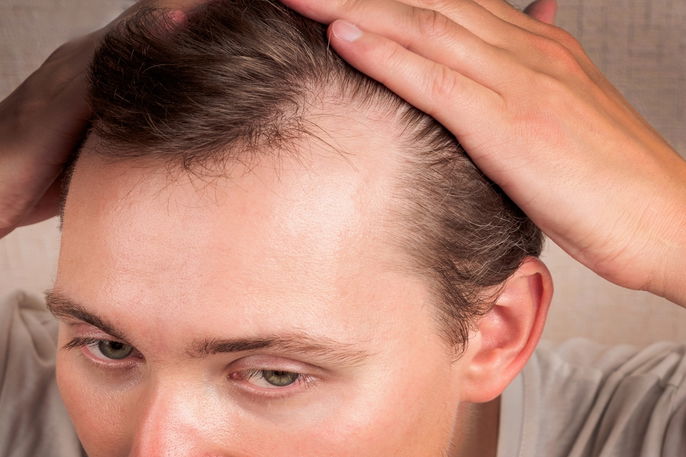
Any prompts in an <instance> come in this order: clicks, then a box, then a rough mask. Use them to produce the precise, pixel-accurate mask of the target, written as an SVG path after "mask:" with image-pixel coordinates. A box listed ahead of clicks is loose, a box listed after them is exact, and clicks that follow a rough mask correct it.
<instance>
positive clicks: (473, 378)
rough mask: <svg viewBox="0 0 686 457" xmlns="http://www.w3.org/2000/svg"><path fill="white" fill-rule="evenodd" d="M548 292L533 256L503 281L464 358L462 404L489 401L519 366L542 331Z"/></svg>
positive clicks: (542, 270) (547, 279)
mask: <svg viewBox="0 0 686 457" xmlns="http://www.w3.org/2000/svg"><path fill="white" fill-rule="evenodd" d="M552 292H553V286H552V279H551V277H550V272H549V271H548V268H547V267H546V266H545V264H543V262H541V261H540V260H539V259H537V258H535V257H528V258H527V259H526V260H525V261H524V262H523V263H522V265H521V266H520V267H519V268H518V269H517V271H516V272H515V273H514V274H513V275H512V276H511V277H510V278H509V279H508V280H507V281H506V282H505V284H504V286H503V287H502V292H501V293H500V295H499V296H498V298H497V299H496V302H495V305H494V306H493V308H492V309H491V310H490V311H489V312H488V313H487V314H486V315H484V316H483V317H482V318H481V319H480V320H479V321H478V322H477V323H476V324H475V332H473V334H472V336H473V338H470V341H469V343H468V346H467V350H466V352H465V354H464V358H463V363H464V364H465V365H464V371H463V379H464V383H463V397H464V398H463V401H468V402H474V403H482V402H487V401H490V400H493V399H494V398H496V397H497V396H498V395H500V394H501V393H502V392H503V390H505V388H506V387H507V386H508V385H509V384H510V382H511V381H512V380H513V379H514V378H515V376H516V375H517V374H518V373H519V372H520V371H521V370H522V369H523V368H524V365H525V364H526V362H527V361H528V360H529V357H531V354H532V353H533V351H534V349H535V348H536V345H537V344H538V342H539V340H540V337H541V334H542V332H543V326H544V324H545V320H546V317H547V314H548V308H549V306H550V300H551V298H552Z"/></svg>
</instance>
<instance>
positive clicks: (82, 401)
mask: <svg viewBox="0 0 686 457" xmlns="http://www.w3.org/2000/svg"><path fill="white" fill-rule="evenodd" d="M57 385H58V387H59V390H60V394H61V395H62V398H63V400H64V403H65V405H66V407H67V411H68V412H69V415H70V417H71V420H72V423H73V424H74V427H75V429H76V433H77V435H78V436H79V439H80V440H81V443H82V444H83V446H84V448H85V450H86V452H87V454H88V455H89V456H90V457H98V456H107V457H118V456H126V455H127V451H126V447H125V446H126V443H130V440H129V437H127V436H126V434H127V431H126V427H124V426H123V425H124V424H126V423H127V419H128V418H127V417H125V415H124V414H122V411H121V410H120V409H119V408H118V402H119V401H120V400H118V401H116V402H115V401H113V400H112V398H111V397H108V396H107V395H103V394H102V390H100V389H98V386H97V385H94V384H93V382H92V381H91V380H89V379H88V377H87V376H86V375H85V374H84V373H83V369H82V367H81V366H80V364H79V363H78V361H77V360H75V357H74V354H71V353H70V354H61V353H60V354H58V357H57Z"/></svg>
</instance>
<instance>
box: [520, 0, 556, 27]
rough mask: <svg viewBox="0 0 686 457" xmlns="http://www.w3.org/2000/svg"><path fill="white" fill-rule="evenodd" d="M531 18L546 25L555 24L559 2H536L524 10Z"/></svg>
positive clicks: (546, 0) (541, 0)
mask: <svg viewBox="0 0 686 457" xmlns="http://www.w3.org/2000/svg"><path fill="white" fill-rule="evenodd" d="M524 12H525V13H526V14H527V15H529V16H530V17H532V18H534V19H537V20H539V21H541V22H544V23H546V24H551V25H553V24H555V16H556V15H557V2H556V1H555V0H536V1H535V2H533V3H532V4H530V5H529V6H527V7H526V8H525V9H524Z"/></svg>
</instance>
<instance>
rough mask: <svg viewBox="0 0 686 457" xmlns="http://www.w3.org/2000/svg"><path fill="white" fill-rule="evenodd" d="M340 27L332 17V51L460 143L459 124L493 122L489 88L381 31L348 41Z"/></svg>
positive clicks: (496, 101) (497, 101) (493, 97)
mask: <svg viewBox="0 0 686 457" xmlns="http://www.w3.org/2000/svg"><path fill="white" fill-rule="evenodd" d="M346 25H347V24H346V23H345V22H344V21H336V22H334V23H333V24H332V26H331V28H330V32H331V33H330V38H331V42H332V44H333V46H334V47H335V48H336V52H338V53H339V54H341V55H342V56H343V58H344V59H346V60H347V61H348V62H350V63H351V65H353V66H355V67H356V68H357V69H358V70H360V71H362V72H364V73H366V74H367V75H369V76H371V77H372V78H374V79H376V80H377V81H379V82H381V83H382V84H384V85H385V86H386V87H388V88H389V89H390V90H392V91H393V92H395V93H396V94H398V95H400V96H401V97H402V98H404V99H405V100H406V101H407V102H408V103H410V104H412V105H414V106H416V107H417V108H419V109H420V110H422V111H424V112H426V113H427V114H429V115H431V116H432V117H434V118H435V119H437V120H438V121H439V122H441V123H442V124H443V125H445V126H446V128H448V129H450V130H451V131H452V132H453V133H455V134H456V135H457V136H459V137H460V140H461V141H469V138H466V135H467V133H468V132H467V131H466V130H465V129H464V127H465V126H467V125H468V126H469V127H470V130H478V127H476V126H477V124H480V123H483V122H489V123H494V124H497V122H498V121H499V120H498V119H497V117H498V113H501V112H503V109H502V107H501V105H502V104H503V101H502V98H501V97H500V96H499V95H498V94H497V93H496V92H495V91H493V90H491V89H488V88H487V87H484V86H483V85H481V84H479V83H477V82H476V81H473V80H472V79H470V78H468V77H466V76H464V75H462V74H460V73H459V72H456V71H453V70H451V69H449V68H448V67H446V66H445V65H441V64H438V63H436V62H434V61H432V60H431V59H427V58H425V57H423V56H420V55H418V54H416V53H414V52H412V51H410V50H408V49H406V48H405V47H403V46H401V45H399V44H398V43H396V42H395V41H393V40H390V39H388V38H386V37H383V36H381V35H377V34H374V33H371V32H363V33H362V34H361V35H360V36H359V37H358V38H357V39H356V40H355V41H354V42H350V41H346V39H344V38H343V37H344V35H346V32H350V30H349V29H346Z"/></svg>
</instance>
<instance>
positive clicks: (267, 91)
mask: <svg viewBox="0 0 686 457" xmlns="http://www.w3.org/2000/svg"><path fill="white" fill-rule="evenodd" d="M90 83H91V103H92V106H93V109H94V119H93V130H94V132H95V133H96V134H97V135H99V136H100V138H101V139H102V142H103V144H106V145H107V147H106V148H101V149H100V150H99V154H103V155H105V156H108V157H110V158H114V159H127V158H137V157H146V158H153V159H160V160H163V161H165V162H167V163H173V164H176V165H178V166H180V167H182V169H184V170H188V171H192V170H195V169H197V168H202V167H203V165H207V163H208V162H209V161H224V160H231V159H235V160H244V158H245V156H246V155H247V154H254V151H257V150H260V151H266V150H269V151H275V150H276V149H280V150H286V151H290V152H292V153H297V151H296V148H295V147H294V144H295V143H296V141H297V140H298V139H299V138H302V137H305V136H310V137H315V136H317V134H316V130H317V126H316V124H315V123H314V122H313V119H311V118H310V117H308V108H307V107H308V106H312V105H313V104H316V103H317V100H318V99H321V97H325V96H328V97H330V98H336V99H337V100H338V103H340V104H351V103H355V104H357V106H360V107H363V108H365V107H366V108H367V109H372V108H373V109H376V110H381V111H382V112H384V113H386V115H387V116H388V119H389V120H390V122H392V123H393V124H394V125H395V126H397V128H398V132H399V135H398V138H397V141H398V144H400V146H401V150H402V151H403V153H404V154H405V156H406V160H405V162H404V163H405V166H404V170H403V172H402V173H399V176H398V177H397V178H398V181H397V183H398V187H397V188H398V192H397V196H398V197H399V198H398V199H397V200H396V201H397V202H399V204H398V205H397V214H398V217H399V226H400V227H402V230H401V232H402V234H401V236H400V237H399V239H398V242H399V243H400V244H401V246H402V247H403V248H404V249H406V252H408V253H409V254H410V255H411V258H412V259H413V264H414V265H413V268H415V269H416V270H418V271H420V272H421V273H423V274H425V275H427V276H428V277H429V278H430V279H431V280H432V281H431V284H432V285H433V286H434V291H435V297H436V302H437V309H438V311H439V313H438V314H437V318H438V320H439V322H440V323H441V324H442V330H443V331H444V332H445V334H446V336H447V340H448V341H449V342H450V343H451V344H452V345H454V346H455V347H458V348H460V350H461V349H463V348H464V344H465V343H466V341H467V338H468V332H469V329H470V326H471V323H472V322H473V321H474V319H476V318H478V317H479V316H481V315H483V314H484V313H485V312H486V311H487V310H488V309H489V308H490V306H491V304H492V298H493V297H492V296H491V297H490V298H489V297H486V298H484V297H483V296H481V294H482V292H483V291H484V290H485V289H486V288H489V287H491V286H497V285H499V284H501V283H503V282H504V281H505V280H506V279H507V278H508V277H509V276H510V275H511V274H512V273H513V272H514V271H515V270H516V269H517V268H518V267H519V265H520V264H521V262H522V261H523V260H524V258H525V257H526V256H538V255H539V254H540V252H541V248H542V235H541V232H540V231H539V229H538V228H537V227H536V226H535V225H534V224H533V223H532V222H531V221H530V220H529V219H528V218H527V217H526V216H525V215H524V214H523V213H522V212H521V211H520V209H519V208H517V206H515V205H514V204H513V203H512V202H511V201H510V200H509V199H508V198H507V196H506V195H505V194H504V193H503V192H502V191H501V190H500V189H499V188H498V187H497V186H496V185H495V184H494V183H493V182H491V181H490V180H489V179H488V178H486V177H485V176H484V175H483V174H482V173H481V172H480V171H479V170H478V169H477V168H476V166H475V165H474V164H473V163H472V162H471V160H470V159H469V158H468V156H467V155H466V154H465V153H464V151H463V149H462V148H461V146H460V145H459V143H458V141H457V140H456V139H455V137H454V136H453V135H452V134H451V133H450V132H449V131H448V130H447V129H445V128H444V127H443V126H442V125H441V124H439V123H438V122H437V121H436V120H434V119H433V118H431V117H430V116H428V115H427V114H425V113H423V112H421V111H419V110H417V109H416V108H414V107H412V106H411V105H409V104H408V103H407V102H405V101H404V100H402V99H401V98H400V97H398V96H397V95H395V94H394V93H392V92H391V91H389V90H388V89H387V88H386V87H384V86H383V85H382V84H380V83H378V82H376V81H374V80H372V79H370V78H368V77H367V76H365V75H364V74H362V73H360V72H359V71H357V70H356V69H354V68H353V67H351V66H350V65H348V64H347V63H346V62H345V61H344V60H343V59H341V58H340V57H339V56H338V55H337V54H335V53H334V52H333V51H331V50H330V49H329V46H328V42H327V38H326V27H325V26H324V25H321V24H319V23H317V22H314V21H312V20H310V19H307V18H305V17H303V16H301V15H299V14H298V13H296V12H294V11H292V10H290V9H288V8H287V7H285V6H283V5H282V4H280V3H279V2H278V1H271V0H219V1H211V2H209V3H204V4H202V5H201V6H199V7H196V8H195V9H194V10H192V11H190V12H188V18H187V21H186V22H185V23H184V24H183V25H181V26H177V25H175V24H173V23H172V21H171V20H170V19H169V18H168V16H167V15H166V14H165V12H164V11H161V10H145V11H142V12H140V13H139V14H136V15H135V16H134V17H132V18H130V19H129V20H128V21H126V22H125V23H123V24H122V25H120V26H119V27H117V28H115V29H114V30H112V31H111V32H110V33H109V34H108V35H107V36H106V38H105V39H104V41H103V43H102V45H101V47H100V48H99V50H98V51H97V53H96V56H95V58H94V61H93V64H92V67H91V74H90Z"/></svg>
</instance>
